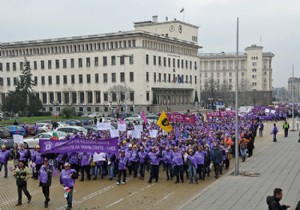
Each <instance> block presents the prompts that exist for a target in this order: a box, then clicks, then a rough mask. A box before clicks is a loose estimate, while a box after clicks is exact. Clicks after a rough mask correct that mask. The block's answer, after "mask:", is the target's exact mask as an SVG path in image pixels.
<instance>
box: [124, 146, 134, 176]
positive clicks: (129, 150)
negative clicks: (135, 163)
mask: <svg viewBox="0 0 300 210" xmlns="http://www.w3.org/2000/svg"><path fill="white" fill-rule="evenodd" d="M132 152H133V151H132V144H128V148H127V149H125V156H126V157H127V158H128V165H127V168H128V174H129V176H131V174H132V162H131V161H130V158H131V156H132Z"/></svg>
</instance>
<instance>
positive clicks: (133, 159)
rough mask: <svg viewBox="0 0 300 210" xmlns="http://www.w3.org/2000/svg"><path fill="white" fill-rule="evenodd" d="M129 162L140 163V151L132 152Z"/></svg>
mask: <svg viewBox="0 0 300 210" xmlns="http://www.w3.org/2000/svg"><path fill="white" fill-rule="evenodd" d="M129 161H130V162H138V151H137V150H132V153H131V156H130V158H129Z"/></svg>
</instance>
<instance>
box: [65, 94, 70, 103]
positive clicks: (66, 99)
mask: <svg viewBox="0 0 300 210" xmlns="http://www.w3.org/2000/svg"><path fill="white" fill-rule="evenodd" d="M64 100H65V104H69V103H70V99H69V93H68V92H65V93H64Z"/></svg>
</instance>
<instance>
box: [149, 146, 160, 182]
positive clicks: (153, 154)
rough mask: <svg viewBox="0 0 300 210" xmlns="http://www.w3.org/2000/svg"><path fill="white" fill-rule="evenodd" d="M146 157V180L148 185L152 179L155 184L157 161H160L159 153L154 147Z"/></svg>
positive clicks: (157, 169)
mask: <svg viewBox="0 0 300 210" xmlns="http://www.w3.org/2000/svg"><path fill="white" fill-rule="evenodd" d="M148 157H149V160H150V165H151V168H150V177H149V180H148V183H150V184H151V183H152V179H155V181H156V182H158V178H159V161H160V158H161V156H160V154H159V151H156V148H155V147H152V149H151V151H150V152H149V153H148Z"/></svg>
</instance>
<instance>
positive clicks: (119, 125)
mask: <svg viewBox="0 0 300 210" xmlns="http://www.w3.org/2000/svg"><path fill="white" fill-rule="evenodd" d="M118 130H119V131H126V124H125V123H124V124H121V123H118Z"/></svg>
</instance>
